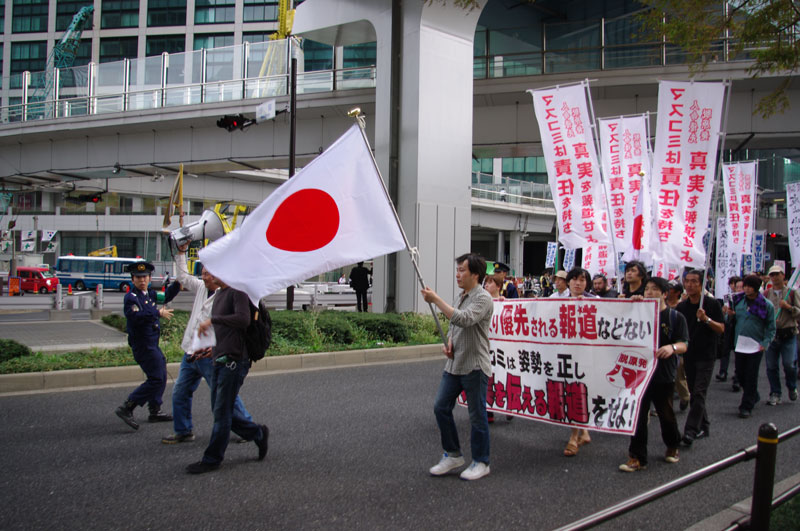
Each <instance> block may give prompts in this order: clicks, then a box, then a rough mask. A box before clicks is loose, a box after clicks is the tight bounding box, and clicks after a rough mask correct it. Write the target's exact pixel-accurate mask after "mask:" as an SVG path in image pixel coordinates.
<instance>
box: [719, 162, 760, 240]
mask: <svg viewBox="0 0 800 531" xmlns="http://www.w3.org/2000/svg"><path fill="white" fill-rule="evenodd" d="M756 171H757V167H756V163H755V162H737V163H735V164H723V165H722V181H723V183H724V185H725V208H726V212H727V213H728V215H727V218H726V219H727V228H728V239H729V244H728V248H729V249H730V250H736V251H737V252H738V253H739V254H745V253H748V252H750V248H751V247H752V245H753V230H755V210H754V208H755V205H756V180H757V176H756Z"/></svg>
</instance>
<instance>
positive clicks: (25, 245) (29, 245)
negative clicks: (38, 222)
mask: <svg viewBox="0 0 800 531" xmlns="http://www.w3.org/2000/svg"><path fill="white" fill-rule="evenodd" d="M35 249H36V241H34V240H30V241H26V242H22V244H21V245H20V246H19V250H20V251H25V252H29V251H34V250H35Z"/></svg>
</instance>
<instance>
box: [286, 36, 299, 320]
mask: <svg viewBox="0 0 800 531" xmlns="http://www.w3.org/2000/svg"><path fill="white" fill-rule="evenodd" d="M290 42H292V43H293V41H290ZM290 50H291V54H292V60H291V63H290V64H291V67H290V73H289V178H290V179H291V178H292V177H294V169H295V149H296V145H295V141H296V138H297V57H296V56H295V52H294V46H293V45H292V46H291V48H290ZM286 309H287V310H293V309H294V285H291V286H289V287H287V288H286Z"/></svg>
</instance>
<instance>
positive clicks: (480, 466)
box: [460, 461, 489, 481]
mask: <svg viewBox="0 0 800 531" xmlns="http://www.w3.org/2000/svg"><path fill="white" fill-rule="evenodd" d="M488 475H489V465H487V464H486V463H481V462H480V461H473V462H472V464H471V465H469V468H467V469H466V470H465V471H463V472H462V473H461V476H460V477H461V479H466V480H467V481H472V480H475V479H481V478H482V477H483V476H488Z"/></svg>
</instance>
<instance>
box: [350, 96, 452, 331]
mask: <svg viewBox="0 0 800 531" xmlns="http://www.w3.org/2000/svg"><path fill="white" fill-rule="evenodd" d="M347 115H348V116H350V117H352V118H355V120H356V123H358V129H359V131H361V138H363V139H364V144H366V146H367V152H368V153H369V156H370V159H371V160H372V164H373V166H374V167H375V171H376V172H377V174H378V181H380V183H381V189H382V190H383V194H384V196H385V197H386V202H387V203H389V206H390V207H391V209H392V214H394V220H395V221H396V222H397V228H399V229H400V234H401V235H402V236H403V242H404V243H405V244H406V250H407V251H408V256H409V258H411V263H412V264H413V265H414V271H415V272H416V274H417V280H419V285H420V286H422V288H423V289H425V281H424V280H422V272H421V271H420V270H419V264H418V263H417V255H418V253H417V252H416V251H415V250H414V249H412V248H411V244H410V243H409V241H408V236H406V231H405V230H403V224H402V223H400V216H399V215H398V214H397V209H396V208H395V207H394V202H393V201H392V198H391V196H389V190H387V189H386V183H384V182H383V177H382V176H381V170H380V168H378V162H377V161H376V160H375V155H373V153H372V148H370V145H369V140H368V139H367V134H366V131H365V129H366V127H367V121H366V120H365V119H364V116H363V115H362V114H361V109H360V108H358V107H356V108H355V109H352V110H351V111H350V112H348V113H347ZM428 308H430V310H431V315H433V320H434V321H435V322H436V329H437V330H439V336H440V337H441V338H442V343H443V344H444V345H445V346H447V337H446V336H445V335H444V330H442V324H441V323H440V322H439V317H438V316H437V315H436V311H435V310H434V309H433V304H432V303H430V302H429V303H428Z"/></svg>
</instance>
